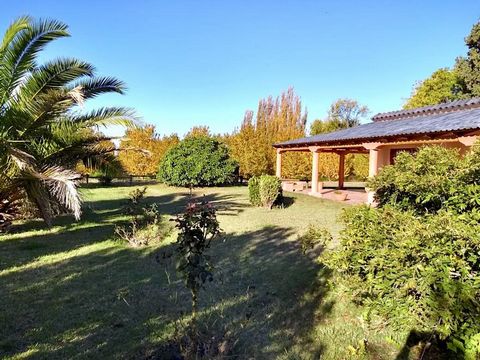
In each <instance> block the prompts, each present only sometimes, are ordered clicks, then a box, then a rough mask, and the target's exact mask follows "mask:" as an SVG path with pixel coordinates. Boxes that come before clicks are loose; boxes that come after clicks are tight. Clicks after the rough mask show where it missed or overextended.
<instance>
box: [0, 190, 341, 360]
mask: <svg viewBox="0 0 480 360" xmlns="http://www.w3.org/2000/svg"><path fill="white" fill-rule="evenodd" d="M207 199H208V200H209V201H212V202H217V203H218V207H219V208H220V212H222V211H223V212H224V213H225V214H232V215H234V214H236V213H238V212H240V211H242V207H243V206H246V205H244V204H242V203H238V202H237V201H235V199H234V197H230V196H228V195H218V194H211V195H208V196H207ZM149 201H152V202H158V203H160V210H161V212H165V213H167V214H173V213H175V212H177V211H178V210H179V209H180V208H181V207H183V206H184V205H185V203H186V202H187V201H188V196H185V195H184V194H180V195H165V196H159V197H153V198H149ZM121 204H122V200H112V201H97V202H92V203H91V204H89V205H90V210H88V211H87V214H86V220H85V224H84V225H87V223H92V226H91V227H86V228H82V227H79V228H76V227H75V226H78V224H77V225H75V226H73V227H70V225H68V224H65V223H63V221H64V219H59V220H58V222H57V223H56V224H55V225H57V226H62V227H61V229H60V231H59V232H56V233H45V234H41V235H32V236H29V237H24V238H16V239H10V240H2V241H0V253H1V254H2V267H1V268H0V271H1V270H4V271H3V272H0V308H2V311H1V312H0V323H1V324H4V326H2V327H1V328H0V339H1V340H0V357H3V356H6V355H20V354H24V355H25V352H27V351H29V353H28V356H26V357H29V358H59V359H60V358H70V357H73V356H77V357H82V358H83V357H94V358H158V359H165V358H168V356H169V355H172V354H171V353H170V354H169V353H168V351H170V350H168V349H169V344H171V343H172V337H173V332H174V328H175V323H176V321H178V320H179V319H183V320H185V321H188V313H189V311H190V297H189V293H188V292H187V291H186V290H185V288H184V286H183V284H182V282H181V281H180V280H179V279H178V278H177V276H176V273H175V269H174V264H173V258H172V257H169V256H168V254H172V253H173V246H172V245H165V246H162V247H160V248H155V247H147V248H142V249H132V248H128V247H126V246H124V245H122V244H118V243H115V242H108V241H107V242H106V241H104V240H107V239H109V238H111V236H112V231H113V227H114V224H115V222H116V221H117V220H115V216H118V215H119V214H120V209H121ZM59 224H60V225H59ZM81 224H82V223H80V225H81ZM33 228H34V227H32V229H33ZM17 230H18V229H17ZM292 234H293V230H292V229H291V228H288V227H265V228H262V229H259V230H257V231H252V232H245V233H235V234H227V235H226V236H225V238H224V239H219V240H217V241H215V242H214V243H213V244H212V248H211V250H210V251H209V253H210V255H211V256H212V259H213V263H214V266H215V270H214V278H215V280H214V282H213V283H211V284H208V285H207V287H206V289H205V290H204V291H202V294H201V298H200V305H201V311H200V315H199V323H200V324H202V326H203V327H205V329H207V331H208V333H209V334H210V333H211V334H212V337H214V338H215V337H217V338H219V339H220V338H222V336H224V335H225V334H226V333H229V339H231V340H232V341H230V342H229V343H228V344H227V345H228V346H227V348H228V350H227V353H228V354H229V356H232V357H235V358H252V357H254V358H271V357H275V356H278V355H279V354H282V353H284V352H285V351H286V350H288V349H289V348H291V347H292V346H293V345H298V344H300V343H301V346H302V347H304V348H305V349H308V353H311V354H318V356H319V354H320V353H321V352H322V348H323V344H319V343H310V342H309V341H308V340H304V339H308V338H309V337H308V336H307V334H308V333H309V332H310V331H311V330H312V328H313V326H314V323H315V322H317V321H319V319H321V318H322V317H323V316H325V315H326V314H327V313H328V312H329V311H330V310H331V307H332V303H325V302H324V301H323V298H324V297H325V294H326V292H327V287H326V281H327V279H328V278H329V276H330V274H329V273H328V272H327V271H326V270H325V269H324V268H322V267H321V266H320V265H318V264H316V263H315V262H314V261H313V260H312V259H309V258H307V257H305V256H302V255H301V253H300V251H299V249H298V246H297V244H296V243H293V242H291V241H289V240H288V238H289V237H291V235H292ZM7 253H8V256H6V257H5V258H3V255H5V254H7ZM161 254H167V256H162V255H161ZM46 255H49V256H48V257H44V258H42V259H39V257H41V256H46ZM159 255H160V256H159ZM22 265H25V266H22ZM302 342H303V343H302Z"/></svg>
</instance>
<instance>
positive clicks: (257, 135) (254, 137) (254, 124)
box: [225, 88, 311, 178]
mask: <svg viewBox="0 0 480 360" xmlns="http://www.w3.org/2000/svg"><path fill="white" fill-rule="evenodd" d="M306 121H307V113H306V111H305V110H304V109H303V108H302V103H301V100H300V98H299V97H298V96H297V95H296V94H295V92H294V90H293V88H290V89H288V90H287V91H286V92H283V93H282V94H281V95H280V96H279V97H277V98H275V99H274V98H273V97H271V96H270V97H268V98H266V99H261V100H260V101H259V103H258V109H257V113H256V115H254V113H253V111H251V110H249V111H247V112H246V113H245V116H244V119H243V122H242V124H241V126H240V128H239V129H238V130H236V131H235V132H234V133H233V134H232V136H229V137H227V138H226V139H225V141H226V142H227V144H228V145H229V147H230V150H231V154H232V157H233V158H234V159H235V160H237V161H238V163H239V165H240V174H241V175H242V176H245V177H251V176H253V175H261V174H273V173H274V170H275V157H276V154H275V149H273V147H272V145H273V144H275V143H277V142H281V141H286V140H291V139H296V138H299V137H303V136H305V126H306ZM310 167H311V156H310V154H307V153H287V154H284V160H283V166H282V172H283V174H282V175H283V177H295V178H299V177H307V178H308V176H309V173H310Z"/></svg>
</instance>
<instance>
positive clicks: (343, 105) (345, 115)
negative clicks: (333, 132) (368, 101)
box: [327, 99, 370, 129]
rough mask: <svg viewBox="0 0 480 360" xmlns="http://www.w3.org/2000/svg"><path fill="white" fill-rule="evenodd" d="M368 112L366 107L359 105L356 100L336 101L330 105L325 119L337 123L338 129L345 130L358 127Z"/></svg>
mask: <svg viewBox="0 0 480 360" xmlns="http://www.w3.org/2000/svg"><path fill="white" fill-rule="evenodd" d="M369 111H370V110H369V109H368V107H366V106H363V105H360V104H359V103H358V101H357V100H352V99H338V100H336V101H334V102H333V103H332V105H330V109H329V110H328V116H327V119H328V120H330V121H333V122H334V123H335V122H336V123H338V124H339V125H340V126H339V128H341V129H345V128H350V127H354V126H358V125H360V122H361V120H362V119H363V118H365V117H366V116H367V115H368V113H369Z"/></svg>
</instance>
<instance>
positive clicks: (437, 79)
mask: <svg viewBox="0 0 480 360" xmlns="http://www.w3.org/2000/svg"><path fill="white" fill-rule="evenodd" d="M462 97H464V89H463V85H462V80H461V77H460V76H459V73H458V71H457V70H456V69H453V70H450V69H448V68H442V69H438V70H437V71H435V72H434V73H433V74H432V75H431V76H430V77H429V78H428V79H425V80H423V81H420V82H419V83H417V84H416V85H415V88H414V89H413V91H412V94H411V95H410V98H409V99H407V101H406V102H405V105H404V106H403V108H404V109H413V108H416V107H421V106H428V105H435V104H440V103H444V102H449V101H453V100H458V99H461V98H462Z"/></svg>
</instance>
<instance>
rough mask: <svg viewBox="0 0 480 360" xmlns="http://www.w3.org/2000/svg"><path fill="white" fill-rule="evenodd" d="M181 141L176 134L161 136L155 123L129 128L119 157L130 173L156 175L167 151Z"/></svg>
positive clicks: (122, 141) (121, 144)
mask: <svg viewBox="0 0 480 360" xmlns="http://www.w3.org/2000/svg"><path fill="white" fill-rule="evenodd" d="M179 142H180V140H179V138H178V136H177V135H176V134H172V135H170V136H164V137H163V138H160V137H159V136H158V135H157V134H156V133H155V126H153V125H147V126H145V127H138V128H132V129H128V130H127V132H126V134H125V137H124V138H123V139H122V140H121V142H120V150H121V151H120V153H119V155H118V159H119V160H120V162H121V163H122V165H123V167H124V169H125V171H126V172H127V173H129V174H132V175H154V174H156V173H157V171H158V164H159V163H160V160H161V159H162V158H163V157H164V156H165V153H166V152H167V151H168V150H169V149H170V148H172V147H174V146H175V145H177V144H178V143H179Z"/></svg>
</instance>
